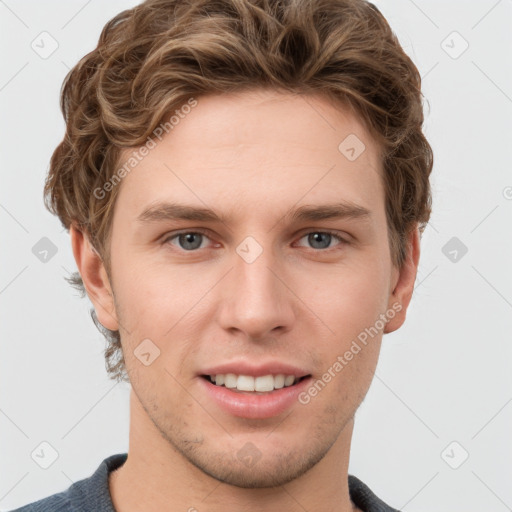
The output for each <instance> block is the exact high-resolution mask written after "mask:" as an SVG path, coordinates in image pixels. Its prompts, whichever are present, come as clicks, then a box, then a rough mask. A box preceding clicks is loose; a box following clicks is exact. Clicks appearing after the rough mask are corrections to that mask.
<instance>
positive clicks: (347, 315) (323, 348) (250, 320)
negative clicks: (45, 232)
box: [111, 91, 398, 487]
mask: <svg viewBox="0 0 512 512" xmlns="http://www.w3.org/2000/svg"><path fill="white" fill-rule="evenodd" d="M197 100H198V103H197V106H195V107H194V108H192V109H191V112H190V113H189V114H187V115H186V116H184V118H183V119H180V121H179V123H178V124H176V125H175V126H174V129H173V130H172V131H171V132H170V134H169V135H166V136H164V137H163V139H162V141H160V142H158V143H157V146H156V147H155V148H154V149H151V150H150V151H149V154H148V155H147V156H146V157H145V158H144V159H143V160H142V161H141V162H140V163H139V164H138V165H137V166H136V167H134V168H133V170H132V171H131V172H130V173H129V174H128V175H127V176H126V177H125V178H124V179H123V181H122V183H121V185H119V186H120V187H121V189H120V192H119V196H118V198H117V203H116V206H115V211H114V217H113V225H112V238H111V266H112V273H111V279H112V281H111V285H112V289H113V294H114V298H115V304H116V311H115V316H116V317H117V320H118V322H119V329H120V332H121V339H122V345H123V352H124V356H125V361H126V366H127V370H128V373H129V376H130V380H131V384H132V387H133V391H134V393H135V395H136V402H137V404H138V405H137V406H138V408H139V413H140V412H142V413H143V414H145V415H147V416H146V417H147V418H149V419H148V422H147V423H148V424H149V425H151V426H152V427H153V426H154V427H156V429H157V430H156V429H155V430H154V432H158V431H159V436H160V435H161V436H163V438H164V439H165V440H166V441H167V442H168V443H165V444H166V446H168V448H169V451H170V452H171V451H175V450H177V451H178V452H179V453H181V454H182V455H183V456H184V457H185V458H186V459H188V460H189V461H190V462H192V463H193V464H194V465H195V466H196V467H198V468H200V469H201V470H203V471H204V472H206V473H207V474H210V475H212V476H213V477H215V478H217V479H218V480H221V481H225V482H227V483H230V484H233V485H238V486H241V487H263V486H273V485H280V484H282V483H285V482H288V481H290V480H291V479H293V478H295V477H297V476H299V475H301V474H303V473H304V472H305V471H307V470H308V469H310V468H312V467H313V466H314V465H315V464H316V463H317V462H318V461H319V460H321V459H322V458H323V457H324V456H325V455H326V454H327V452H328V451H329V449H330V448H331V447H332V446H333V444H334V443H335V442H336V441H337V439H338V438H339V436H340V434H341V433H342V432H343V429H344V428H345V426H347V425H349V424H350V421H351V419H352V418H353V416H354V413H355V411H356V409H357V408H358V406H359V404H360V403H361V401H362V400H363V398H364V396H365V394H366V392H367V390H368V388H369V385H370V382H371V379H372V376H373V371H374V369H375V366H376V363H377V358H378V353H379V348H380V342H381V337H382V330H383V329H382V323H377V326H378V327H379V329H378V330H379V332H378V334H376V335H375V334H374V335H373V336H368V337H367V343H366V345H363V344H362V343H361V342H358V345H359V346H360V350H359V351H358V352H357V353H356V354H354V355H353V358H352V359H351V360H349V361H347V359H346V358H344V361H345V363H344V364H342V369H341V370H339V366H335V363H336V362H337V361H338V362H339V359H338V356H341V357H343V356H344V354H345V353H346V352H347V351H348V350H350V348H351V346H352V347H353V345H352V342H353V341H354V340H356V341H357V339H358V335H360V333H362V332H365V329H370V328H372V327H373V328H374V329H375V327H374V326H375V325H376V320H378V319H379V315H381V314H385V313H386V311H387V310H389V308H390V307H391V304H392V303H393V302H394V300H393V298H392V296H391V292H392V291H393V288H394V285H395V284H396V278H397V276H398V273H397V271H396V269H395V268H394V267H393V266H392V263H391V258H390V252H389V246H388V237H387V226H386V216H385V197H384V188H383V183H382V172H383V171H382V167H381V163H380V162H379V159H378V153H377V147H376V145H375V143H374V141H373V140H371V139H370V137H369V136H368V134H367V132H366V131H365V130H364V128H363V126H362V124H361V123H360V122H358V120H357V119H356V118H354V117H352V115H350V114H349V112H348V110H340V108H339V107H334V106H333V105H332V104H330V103H329V102H328V101H327V100H326V99H323V98H320V97H312V96H306V97H304V98H300V97H298V96H293V95H291V94H285V95H283V94H279V93H277V92H269V91H257V92H245V93H240V94H237V95H225V96H208V97H200V98H198V99H197ZM351 134H355V135H356V136H357V138H358V139H360V141H362V142H363V143H364V145H365V149H364V151H363V152H362V153H361V154H359V156H357V155H358V153H359V151H360V150H361V146H357V147H356V148H355V152H354V154H353V152H351V151H350V149H348V151H347V148H345V147H344V146H342V150H343V151H340V149H338V146H339V145H340V143H341V142H342V141H344V140H345V139H346V137H348V136H350V135H351ZM352 137H353V135H352ZM354 140H355V139H353V138H352V139H348V141H349V142H348V143H346V144H348V145H349V146H353V145H354V143H353V141H354ZM350 141H352V144H350ZM130 154H131V151H127V152H126V153H125V154H124V158H128V157H129V156H130ZM347 155H348V156H349V157H350V158H347ZM354 156H357V158H355V159H354V158H353V157H354ZM342 202H344V203H347V204H348V205H351V206H355V205H357V206H359V207H360V208H364V209H367V210H368V211H369V214H368V215H367V216H364V215H363V216H354V217H346V218H345V217H340V218H326V219H323V220H322V219H321V218H317V219H307V218H306V219H300V218H298V219H297V218H295V219H294V218H293V215H292V214H293V212H294V211H295V210H296V209H298V208H299V207H302V206H305V205H307V206H310V207H322V206H326V205H339V204H340V203H342ZM168 203H174V204H179V205H188V206H191V207H194V208H209V209H211V210H214V211H215V212H216V213H217V214H218V215H219V216H221V217H222V219H223V222H219V221H208V220H177V219H173V218H168V217H166V213H169V210H167V211H166V210H165V208H164V209H163V210H162V209H160V210H159V211H157V210H158V209H159V208H162V207H163V205H165V204H168ZM144 212H146V213H144ZM155 212H156V213H155ZM329 231H331V232H335V233H336V234H338V235H339V237H340V239H341V240H340V239H337V238H336V237H335V236H334V235H329V234H328V233H326V232H329ZM178 233H181V234H182V235H183V236H181V237H180V236H176V235H177V234H178ZM185 233H189V234H188V236H186V235H185ZM381 318H382V317H381ZM366 332H367V333H368V331H366ZM372 332H374V331H372ZM143 340H146V341H144V344H143V345H140V344H141V343H142V342H143ZM147 340H150V341H147ZM139 346H140V347H139ZM137 347H139V349H138V348H137ZM158 350H159V355H158V357H156V359H154V360H153V358H154V357H155V355H156V354H157V353H158ZM134 351H135V352H134ZM141 352H143V353H145V354H146V355H142V356H141ZM148 354H149V355H148ZM137 355H138V356H139V357H137ZM140 359H142V360H143V361H145V362H146V363H148V362H151V361H152V362H151V364H147V365H146V364H143V362H141V360H140ZM229 363H233V368H231V370H234V371H232V373H234V374H242V375H246V374H249V376H251V373H256V375H258V374H262V375H265V374H268V373H271V374H274V375H276V374H278V373H280V370H279V368H278V367H275V369H274V370H272V371H270V370H269V371H266V370H268V365H270V364H274V363H275V364H279V363H281V364H283V365H288V366H290V367H292V369H293V368H295V369H297V371H298V372H300V376H302V375H309V377H308V379H307V380H306V381H302V382H301V383H299V384H297V386H302V387H300V391H301V392H302V395H301V397H302V400H299V397H298V395H297V392H296V391H294V390H293V389H292V388H293V387H294V386H292V387H291V388H287V390H284V388H283V389H281V391H273V392H270V393H269V394H268V395H266V396H262V395H256V394H254V393H253V394H251V395H248V394H244V393H238V392H236V391H230V390H229V389H228V388H226V387H225V386H224V387H221V388H220V389H219V387H218V386H217V389H216V388H215V387H214V386H215V385H214V384H212V383H211V382H208V381H207V378H205V377H204V375H206V374H208V373H209V372H210V371H211V370H212V369H215V367H217V366H221V365H226V364H229ZM340 364H341V363H340ZM242 365H245V366H242ZM266 366H267V368H265V367H266ZM334 367H336V368H338V371H336V370H334V371H333V368H334ZM237 368H240V370H239V371H236V369H237ZM329 368H331V379H330V381H329V382H327V383H325V380H326V378H325V377H324V378H323V376H324V374H325V373H326V372H328V370H329ZM292 369H290V368H288V369H286V370H283V372H284V373H285V374H288V373H289V372H290V371H292ZM253 370H254V371H253ZM259 370H261V371H259ZM222 373H229V372H227V371H223V372H222ZM333 375H334V376H333ZM322 379H323V382H324V383H325V385H324V386H318V390H319V391H318V390H317V393H316V394H315V393H314V392H312V393H308V390H310V389H311V386H313V384H314V383H315V381H318V380H321V381H322ZM245 380H247V379H245ZM249 380H250V379H249ZM263 380H265V379H263ZM267 380H268V379H267ZM277 381H278V382H279V378H278V379H277ZM297 389H299V388H297ZM290 390H291V391H290ZM272 393H276V395H275V396H276V398H273V396H272ZM277 393H279V395H277ZM293 393H295V395H293ZM287 394H288V395H290V394H292V396H293V399H292V400H290V399H289V398H288V399H286V398H284V399H283V398H282V396H283V395H287ZM306 395H307V396H309V398H310V399H309V400H307V399H306ZM312 395H313V396H312ZM278 396H281V398H277V397H278ZM222 400H225V401H228V402H230V404H231V405H222V404H221V402H222ZM263 400H264V401H265V403H266V405H261V403H260V404H259V405H258V404H256V405H254V407H252V406H251V405H250V402H249V401H252V402H256V401H260V402H262V401H263ZM280 400H283V402H280ZM252 402H251V403H252ZM276 404H277V405H276ZM279 404H280V405H279ZM151 422H152V423H151ZM247 443H249V444H247ZM251 457H252V459H251Z"/></svg>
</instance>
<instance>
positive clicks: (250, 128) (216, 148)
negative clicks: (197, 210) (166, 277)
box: [116, 90, 384, 217]
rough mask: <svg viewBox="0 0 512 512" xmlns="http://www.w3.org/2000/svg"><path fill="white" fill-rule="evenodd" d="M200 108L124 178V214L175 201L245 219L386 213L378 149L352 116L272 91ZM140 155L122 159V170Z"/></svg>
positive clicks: (180, 116)
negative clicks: (338, 208)
mask: <svg viewBox="0 0 512 512" xmlns="http://www.w3.org/2000/svg"><path fill="white" fill-rule="evenodd" d="M196 101H197V103H196V105H195V106H194V107H193V108H187V109H184V110H183V111H181V112H180V111H178V112H177V113H176V114H177V115H174V117H173V124H172V128H171V129H169V126H168V127H167V129H168V133H166V132H165V131H164V133H163V135H161V136H160V139H161V140H160V139H159V138H158V137H155V136H153V137H152V140H153V141H154V144H151V149H149V151H146V152H145V153H146V154H145V156H144V157H141V158H140V157H139V159H138V160H137V163H136V165H134V166H132V168H131V169H130V170H129V172H128V173H125V174H126V176H125V177H124V178H123V179H122V183H121V185H120V186H121V190H120V193H119V196H118V199H117V202H118V203H120V204H119V206H117V205H116V210H119V209H122V210H123V213H124V214H125V215H129V216H130V217H136V216H137V215H139V214H140V213H141V212H142V211H143V210H144V209H146V208H147V207H148V205H150V204H152V203H158V202H165V201H172V202H183V203H186V204H195V205H197V206H201V207H204V206H205V205H208V206H209V207H211V208H213V209H215V210H216V211H218V212H219V213H220V214H221V215H222V216H223V217H227V216H230V215H233V216H237V217H241V216H249V215H251V212H258V213H259V214H261V215H263V214H267V215H268V214H270V213H271V212H273V211H275V212H276V213H278V212H281V213H283V212H284V211H287V210H289V208H291V207H293V206H294V205H295V206H300V205H301V204H309V203H312V204H318V203H337V202H339V201H340V200H346V201H348V202H350V203H352V204H355V205H359V206H361V207H363V208H366V209H368V210H371V211H372V212H373V211H375V212H376V214H379V213H382V212H383V208H384V192H383V186H382V169H381V162H380V157H379V148H378V146H377V144H376V142H375V141H374V140H373V139H372V138H371V137H370V135H369V134H368V133H367V131H366V130H365V128H364V125H363V123H362V122H361V121H360V120H359V119H358V117H357V116H356V115H354V114H353V113H351V111H349V110H348V109H347V108H345V107H342V106H340V105H334V104H333V103H332V102H330V101H329V100H328V99H327V98H325V97H323V96H312V95H295V94H291V93H282V92H277V91H270V90H255V91H246V92H242V93H236V94H233V93H232V94H224V95H209V96H204V97H199V98H197V99H196ZM169 117H170V116H169ZM134 152H135V153H137V152H138V153H139V155H140V150H139V148H133V149H130V150H124V151H123V153H122V157H121V160H120V164H119V165H120V166H122V165H123V164H125V163H126V162H128V161H129V159H130V158H132V159H133V155H134ZM125 167H127V166H125Z"/></svg>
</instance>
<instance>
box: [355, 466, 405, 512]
mask: <svg viewBox="0 0 512 512" xmlns="http://www.w3.org/2000/svg"><path fill="white" fill-rule="evenodd" d="M348 489H349V493H350V499H351V500H352V501H353V503H354V504H355V505H356V506H357V507H358V508H359V509H360V510H361V511H362V512H400V511H399V510H397V509H396V508H392V507H390V506H389V505H387V504H386V503H384V501H382V500H381V499H380V498H379V497H378V496H376V495H375V493H374V492H373V491H372V490H371V489H370V488H369V487H368V486H367V485H366V484H365V483H364V482H362V481H361V480H359V478H357V477H356V476H354V475H348Z"/></svg>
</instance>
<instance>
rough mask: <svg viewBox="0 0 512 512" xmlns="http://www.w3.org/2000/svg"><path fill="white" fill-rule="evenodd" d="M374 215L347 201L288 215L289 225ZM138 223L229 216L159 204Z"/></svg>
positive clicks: (213, 219)
mask: <svg viewBox="0 0 512 512" xmlns="http://www.w3.org/2000/svg"><path fill="white" fill-rule="evenodd" d="M370 218H371V212H370V210H368V209H367V208H365V207H363V206H360V205H357V204H354V203H352V202H348V201H342V202H339V203H335V204H322V205H304V206H300V207H299V208H296V209H295V210H291V211H289V212H288V213H286V214H285V216H284V219H285V220H287V221H288V222H304V221H319V220H329V219H358V220H364V221H368V220H370ZM137 220H138V221H139V222H158V221H169V220H190V221H197V222H220V223H223V224H225V223H226V222H227V220H228V219H227V217H226V216H225V215H222V214H218V213H216V212H215V211H214V210H211V209H210V208H201V207H196V206H191V205H186V204H179V203H167V202H159V203H156V204H153V205H151V206H149V207H147V208H146V209H145V210H144V211H143V212H142V213H141V214H140V215H139V216H138V217H137Z"/></svg>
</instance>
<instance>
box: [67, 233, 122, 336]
mask: <svg viewBox="0 0 512 512" xmlns="http://www.w3.org/2000/svg"><path fill="white" fill-rule="evenodd" d="M69 234H70V237H71V247H72V249H73V255H74V257H75V261H76V264H77V267H78V271H79V272H80V276H81V277H82V281H83V283H84V286H85V289H86V291H87V295H88V296H89V299H90V300H91V302H92V304H93V306H94V309H95V310H96V316H97V317H98V320H99V322H100V323H101V325H103V326H104V327H106V328H107V329H110V330H111V331H117V330H118V329H119V323H118V320H117V314H116V310H115V304H114V297H113V294H112V288H111V285H110V281H109V278H108V275H107V272H106V270H105V266H104V264H103V260H102V259H101V257H100V255H99V254H98V252H97V251H96V249H95V248H94V246H93V245H92V244H91V243H90V241H89V239H88V237H87V236H86V235H84V233H83V232H82V231H80V230H79V229H77V228H76V227H75V226H73V225H72V226H71V227H70V229H69Z"/></svg>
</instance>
